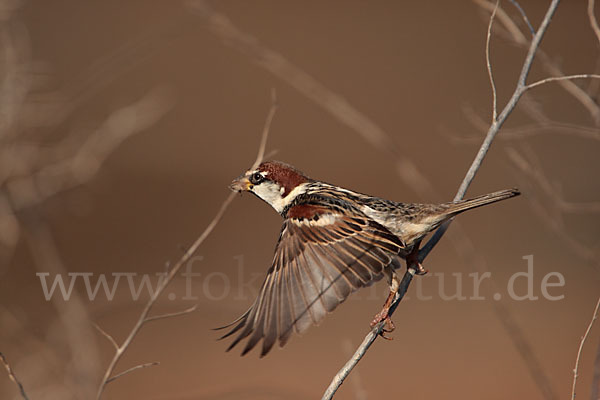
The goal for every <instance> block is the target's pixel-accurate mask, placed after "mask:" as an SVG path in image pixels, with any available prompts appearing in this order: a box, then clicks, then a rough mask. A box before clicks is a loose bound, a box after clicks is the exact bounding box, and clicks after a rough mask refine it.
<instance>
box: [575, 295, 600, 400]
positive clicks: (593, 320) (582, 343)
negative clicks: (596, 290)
mask: <svg viewBox="0 0 600 400" xmlns="http://www.w3.org/2000/svg"><path fill="white" fill-rule="evenodd" d="M599 308H600V297H599V298H598V302H597V303H596V308H595V309H594V314H593V315H592V319H591V320H590V323H589V324H588V327H587V329H586V330H585V334H584V335H583V337H582V338H581V342H580V343H579V350H577V358H576V360H575V368H574V369H573V386H572V388H571V400H575V386H576V385H577V376H578V372H579V359H580V358H581V352H582V350H583V345H584V344H585V340H586V339H587V337H588V335H589V333H590V331H591V330H592V326H593V325H594V322H595V321H596V319H598V309H599Z"/></svg>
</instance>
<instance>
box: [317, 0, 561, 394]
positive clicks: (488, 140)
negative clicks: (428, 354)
mask: <svg viewBox="0 0 600 400" xmlns="http://www.w3.org/2000/svg"><path fill="white" fill-rule="evenodd" d="M558 3H559V0H553V1H552V2H551V4H550V5H549V7H548V10H547V11H546V15H545V16H544V19H543V20H542V22H541V24H540V27H539V29H538V31H537V32H536V34H535V36H534V37H533V40H532V41H531V44H530V47H529V50H528V52H527V55H526V57H525V61H524V62H523V66H522V68H521V73H520V75H519V78H518V81H517V86H516V88H515V90H514V92H513V94H512V96H511V98H510V99H509V101H508V103H507V104H506V106H505V107H504V109H503V110H502V112H501V113H500V115H499V116H498V118H497V119H494V120H493V121H492V124H491V126H490V127H489V129H488V132H487V134H486V137H485V139H484V141H483V144H482V145H481V147H480V148H479V151H478V152H477V155H476V157H475V159H474V160H473V163H472V164H471V167H470V168H469V170H468V171H467V174H466V176H465V178H464V179H463V181H462V183H461V185H460V187H459V189H458V192H457V193H456V196H455V197H454V201H458V200H461V199H462V198H463V197H464V195H465V193H466V191H467V188H468V187H469V185H470V184H471V182H472V181H473V179H474V178H475V174H476V173H477V171H478V170H479V167H480V166H481V163H482V162H483V160H484V158H485V156H486V154H487V152H488V150H489V148H490V146H491V144H492V142H493V140H494V138H495V136H496V134H497V133H498V132H499V130H500V128H501V126H502V125H503V124H504V122H505V121H506V119H507V118H508V116H509V115H510V114H511V113H512V111H513V110H514V108H515V107H516V105H517V103H518V101H519V99H520V98H521V96H522V95H523V94H524V93H525V92H526V91H527V89H528V87H527V85H526V83H525V82H526V80H527V77H528V75H529V71H530V70H531V66H532V64H533V59H534V57H535V54H536V51H537V49H538V47H539V44H540V42H541V40H542V38H543V36H544V34H545V32H546V30H547V28H548V26H549V24H550V21H551V20H552V16H553V15H554V12H555V11H556V8H557V7H558ZM494 17H495V13H493V14H492V17H491V19H493V18H494ZM490 26H491V22H490ZM487 44H488V45H489V41H488V43H487ZM486 51H489V49H486ZM450 222H451V221H449V222H447V223H445V224H444V225H442V226H441V227H440V228H439V229H438V230H437V231H436V232H435V234H434V235H433V237H432V238H431V239H430V240H429V241H428V242H427V243H426V245H425V246H424V247H423V248H422V249H421V250H420V251H419V262H422V261H423V260H424V259H425V258H426V257H427V255H428V254H429V252H430V251H431V250H432V249H433V248H434V247H435V245H436V244H437V243H438V242H439V240H440V239H441V238H442V236H443V235H444V233H445V232H446V230H447V229H448V226H449V225H450ZM412 275H414V271H412V274H411V266H410V265H409V266H408V269H407V271H406V273H405V274H404V277H403V279H402V282H407V283H406V286H407V287H408V285H409V284H410V282H411V280H412ZM396 297H397V298H395V299H394V302H393V304H392V307H393V308H391V309H390V312H389V313H388V315H389V316H390V317H391V315H392V313H393V311H394V310H395V308H396V307H397V306H398V304H399V303H400V301H401V300H402V298H403V295H402V296H396ZM383 327H384V323H383V322H382V323H380V324H379V325H378V326H376V327H375V328H374V329H373V330H372V331H371V332H369V333H368V334H367V336H366V337H365V340H364V341H363V343H362V344H361V345H360V346H359V347H358V349H357V350H356V352H355V353H354V355H353V357H352V358H351V359H350V361H348V363H347V364H346V365H345V366H344V367H343V368H342V369H341V370H340V371H339V372H338V373H337V374H336V376H335V377H334V378H333V380H332V382H331V384H330V386H329V388H328V389H327V391H326V392H325V395H324V396H323V399H331V398H332V397H333V395H334V394H335V392H336V391H337V389H338V388H339V386H340V385H341V384H342V382H343V380H344V379H345V378H346V377H347V376H348V374H349V373H350V372H351V371H352V369H353V368H354V367H355V366H356V364H357V363H358V361H360V359H361V358H362V357H363V356H364V355H365V353H366V351H367V350H368V348H369V347H370V346H371V344H372V343H373V341H374V340H375V339H376V338H377V336H379V335H380V334H381V332H382V330H383ZM543 389H544V388H543ZM546 390H547V389H546ZM545 394H546V395H552V393H551V392H550V393H545Z"/></svg>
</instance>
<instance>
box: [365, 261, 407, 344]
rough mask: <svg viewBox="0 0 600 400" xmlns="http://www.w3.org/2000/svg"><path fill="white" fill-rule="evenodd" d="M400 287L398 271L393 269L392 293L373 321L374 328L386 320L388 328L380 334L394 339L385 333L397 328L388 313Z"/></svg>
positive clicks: (391, 276) (391, 277)
mask: <svg viewBox="0 0 600 400" xmlns="http://www.w3.org/2000/svg"><path fill="white" fill-rule="evenodd" d="M399 287H400V280H399V279H398V276H397V275H396V272H394V271H393V270H392V271H391V274H390V294H389V295H388V298H387V299H386V301H385V303H384V304H383V308H382V309H381V311H379V312H378V313H377V314H376V315H375V318H373V321H371V328H374V327H375V326H377V325H378V324H379V323H380V322H382V321H385V327H386V328H387V329H383V330H382V331H381V333H380V335H381V337H382V338H384V339H388V340H392V338H389V337H386V336H385V333H386V332H392V331H393V330H394V329H395V326H394V323H393V322H392V320H391V319H390V316H389V314H388V313H389V311H390V307H391V306H392V303H393V302H394V298H395V297H396V295H397V294H398V288H399Z"/></svg>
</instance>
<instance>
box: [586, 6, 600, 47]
mask: <svg viewBox="0 0 600 400" xmlns="http://www.w3.org/2000/svg"><path fill="white" fill-rule="evenodd" d="M595 2H596V0H588V9H587V13H588V18H589V19H590V26H591V27H592V30H593V31H594V34H595V35H596V38H597V39H598V44H600V27H599V26H598V20H597V19H596V16H595V15H594V5H595V4H594V3H595Z"/></svg>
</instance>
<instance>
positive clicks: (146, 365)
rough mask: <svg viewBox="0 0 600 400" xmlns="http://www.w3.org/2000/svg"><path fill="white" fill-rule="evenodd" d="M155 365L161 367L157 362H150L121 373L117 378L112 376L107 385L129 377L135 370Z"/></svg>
mask: <svg viewBox="0 0 600 400" xmlns="http://www.w3.org/2000/svg"><path fill="white" fill-rule="evenodd" d="M155 365H160V363H159V362H157V361H155V362H150V363H146V364H140V365H136V366H135V367H131V368H129V369H126V370H125V371H123V372H120V373H118V374H116V375H115V376H111V377H110V378H108V380H107V381H106V383H111V382H112V381H114V380H116V379H119V378H120V377H122V376H123V375H127V374H128V373H130V372H133V371H135V370H138V369H142V368H148V367H154V366H155Z"/></svg>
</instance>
